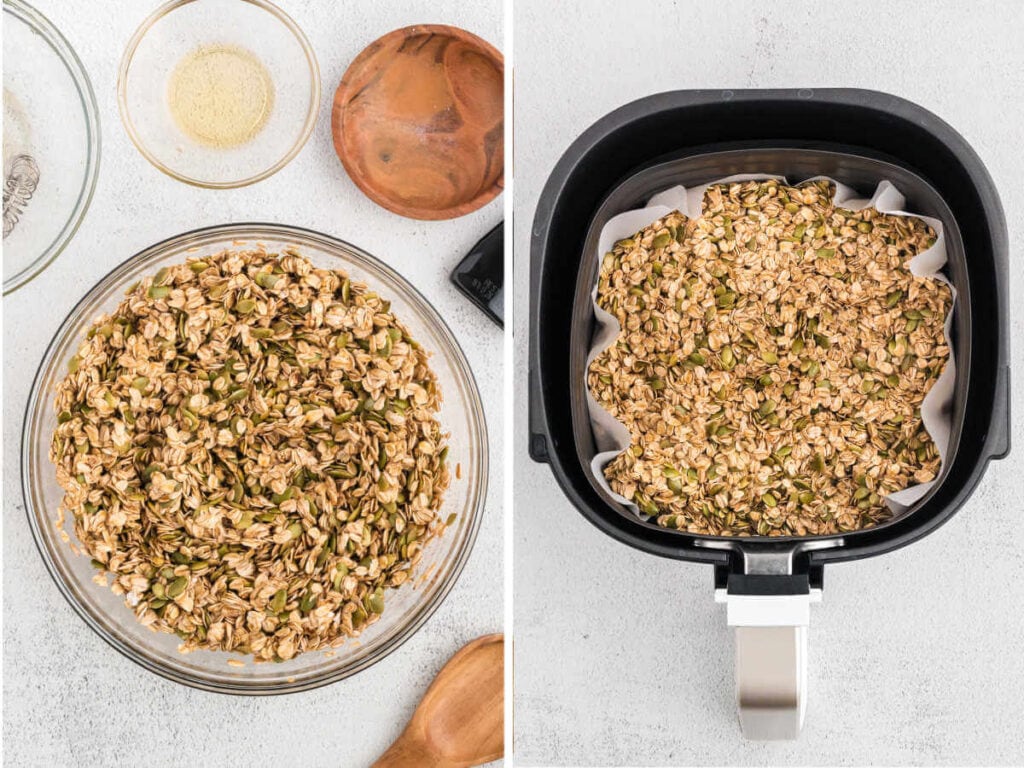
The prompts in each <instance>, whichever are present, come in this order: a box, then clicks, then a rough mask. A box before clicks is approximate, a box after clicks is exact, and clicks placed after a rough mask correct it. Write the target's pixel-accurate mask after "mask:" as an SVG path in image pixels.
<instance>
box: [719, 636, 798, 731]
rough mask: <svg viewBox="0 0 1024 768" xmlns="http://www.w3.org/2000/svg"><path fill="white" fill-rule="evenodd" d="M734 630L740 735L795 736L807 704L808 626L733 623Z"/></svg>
mask: <svg viewBox="0 0 1024 768" xmlns="http://www.w3.org/2000/svg"><path fill="white" fill-rule="evenodd" d="M734 633H735V642H736V705H737V708H738V710H739V719H740V728H741V729H742V730H743V735H744V736H746V737H747V738H748V739H754V740H758V741H763V740H775V739H795V738H797V737H798V736H799V735H800V728H801V726H803V722H804V712H805V711H806V709H807V627H736V628H735V630H734Z"/></svg>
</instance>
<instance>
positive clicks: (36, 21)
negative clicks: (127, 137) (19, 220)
mask: <svg viewBox="0 0 1024 768" xmlns="http://www.w3.org/2000/svg"><path fill="white" fill-rule="evenodd" d="M4 11H5V12H7V11H10V12H11V13H12V14H13V15H14V16H16V17H17V18H18V19H20V20H21V21H22V22H24V23H25V24H27V25H28V26H30V27H31V28H32V29H33V30H34V31H35V32H37V33H38V34H39V36H40V37H42V38H43V40H45V41H46V43H47V44H48V45H49V46H50V47H51V48H52V49H53V51H54V53H56V54H57V57H58V58H59V59H60V60H61V62H62V63H63V64H64V67H65V68H66V69H67V71H68V74H69V75H71V79H72V81H74V83H75V89H76V90H77V91H78V98H79V103H80V104H81V106H82V111H83V112H84V114H85V128H86V157H85V174H84V178H83V180H82V187H81V189H79V191H78V199H77V200H76V201H75V206H74V208H72V209H71V214H70V215H69V216H68V219H67V221H66V222H65V223H64V226H63V227H61V230H60V232H58V233H57V237H55V238H54V240H53V242H52V243H50V245H49V246H47V247H46V248H45V249H44V250H43V251H42V253H40V254H39V256H37V257H36V258H35V259H33V260H32V262H31V263H30V264H28V265H27V266H26V267H25V268H24V269H22V270H21V271H20V272H18V273H17V274H16V275H13V276H12V277H11V278H10V279H9V280H4V281H3V295H4V296H7V295H8V294H11V293H14V292H15V291H16V290H18V289H19V288H21V287H22V286H23V285H26V284H27V283H29V282H31V281H32V280H33V279H34V278H36V277H38V276H39V274H40V273H42V271H43V270H44V269H46V268H47V267H48V266H50V264H52V263H53V262H54V260H55V259H56V258H57V257H58V256H59V255H60V254H61V252H62V251H63V250H64V248H66V247H67V245H68V243H70V242H71V239H72V238H73V237H74V236H75V233H76V232H77V231H78V228H79V226H81V224H82V220H83V219H84V218H85V214H86V211H88V210H89V204H90V203H91V202H92V196H93V193H94V192H95V191H96V181H97V180H98V179H99V170H100V145H101V141H100V114H99V107H98V106H97V105H96V94H95V92H93V89H92V82H91V81H90V80H89V75H88V73H87V72H86V71H85V66H84V65H83V64H82V60H81V59H79V58H78V54H77V53H75V49H74V48H72V47H71V43H69V42H68V41H67V38H65V37H64V35H62V34H61V33H60V30H58V29H57V28H56V27H55V26H54V25H53V22H51V21H50V20H49V19H48V18H46V16H44V15H43V14H42V13H40V12H39V11H37V10H36V9H35V8H34V7H32V6H31V5H29V4H28V3H26V2H24V0H4Z"/></svg>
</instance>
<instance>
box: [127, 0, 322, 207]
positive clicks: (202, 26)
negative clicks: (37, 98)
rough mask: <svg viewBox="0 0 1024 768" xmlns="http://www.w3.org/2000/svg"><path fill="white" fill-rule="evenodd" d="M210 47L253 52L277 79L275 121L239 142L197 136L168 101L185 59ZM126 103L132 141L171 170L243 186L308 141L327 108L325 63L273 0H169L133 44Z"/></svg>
mask: <svg viewBox="0 0 1024 768" xmlns="http://www.w3.org/2000/svg"><path fill="white" fill-rule="evenodd" d="M209 48H214V49H216V48H228V49H240V50H242V51H245V52H246V53H247V54H249V55H251V56H253V57H254V58H255V59H256V60H257V61H258V62H259V64H260V65H262V67H263V68H264V69H265V70H266V72H265V75H266V77H267V79H268V80H269V82H270V84H271V86H272V91H273V95H272V100H271V101H272V106H271V107H270V109H269V112H268V113H267V117H266V122H265V123H264V124H263V125H262V127H261V128H259V129H258V130H257V131H256V132H255V133H254V134H253V135H252V137H251V138H250V139H249V140H247V141H244V142H243V143H240V144H238V145H235V146H230V147H220V146H207V145H205V144H203V143H200V142H199V141H197V140H195V139H193V138H192V137H191V136H189V135H188V134H186V133H185V132H184V131H183V130H182V129H181V128H180V127H179V126H178V124H177V123H176V121H175V119H174V116H173V115H172V113H171V109H170V107H169V106H168V88H169V87H170V86H169V84H170V82H171V79H172V73H173V72H174V71H175V68H176V67H177V66H178V64H179V62H181V61H182V60H184V59H186V58H188V57H189V56H190V55H193V54H194V53H195V52H197V51H199V50H201V49H209ZM117 104H118V108H119V109H120V112H121V120H122V122H123V123H124V127H125V130H126V131H127V132H128V136H129V138H131V140H132V142H133V143H134V144H135V146H136V147H138V149H139V151H140V152H141V153H142V154H143V156H144V157H145V158H146V159H147V160H149V162H151V163H152V164H153V165H155V166H156V167H157V168H159V169H160V170H161V171H163V172H164V173H166V174H167V175H169V176H171V177H173V178H175V179H178V180H179V181H184V182H186V183H188V184H194V185H196V186H199V187H207V188H212V189H228V188H232V187H242V186H245V185H247V184H252V183H254V182H257V181H260V180H261V179H265V178H267V177H268V176H270V175H272V174H274V173H276V172H277V171H279V170H280V169H281V168H283V167H284V166H285V165H287V164H288V162H290V161H291V159H292V158H293V157H295V155H297V154H298V153H299V150H300V149H302V147H303V145H304V144H305V143H306V140H307V139H308V138H309V136H310V134H311V133H312V131H313V126H314V125H315V124H316V115H317V111H318V109H319V107H320V68H319V65H318V64H317V60H316V54H315V53H314V52H313V47H312V46H311V45H310V44H309V40H308V39H307V38H306V35H305V33H303V31H302V30H301V29H300V28H299V26H298V24H296V23H295V22H294V21H293V20H292V18H291V17H290V16H288V14H286V13H285V12H284V11H282V10H281V9H280V8H278V7H277V6H276V5H274V4H273V3H271V2H269V0H170V2H168V3H166V4H164V5H162V6H160V7H159V8H157V9H156V10H155V11H154V12H153V13H152V14H151V15H150V16H149V18H147V19H146V20H145V21H144V22H143V23H142V25H141V26H140V27H139V28H138V30H136V32H135V34H134V35H133V36H132V39H131V40H130V41H129V42H128V46H127V48H126V49H125V52H124V56H123V58H122V59H121V67H120V71H119V72H118V76H117ZM221 106H222V107H223V105H221Z"/></svg>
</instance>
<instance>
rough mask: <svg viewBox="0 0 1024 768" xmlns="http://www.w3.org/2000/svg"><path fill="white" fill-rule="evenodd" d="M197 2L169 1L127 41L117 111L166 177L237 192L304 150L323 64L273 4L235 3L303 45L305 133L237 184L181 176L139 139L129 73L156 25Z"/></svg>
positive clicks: (266, 1) (299, 30)
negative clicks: (263, 14) (259, 12)
mask: <svg viewBox="0 0 1024 768" xmlns="http://www.w3.org/2000/svg"><path fill="white" fill-rule="evenodd" d="M196 2H202V0H169V2H167V3H165V4H164V5H162V6H160V7H159V8H157V9H156V10H155V11H153V13H151V14H150V15H149V16H147V17H146V19H145V20H144V21H143V22H142V24H140V25H139V28H138V29H136V30H135V33H134V34H133V35H132V37H131V39H130V40H129V41H128V45H127V47H125V50H124V54H123V55H122V56H121V64H120V66H119V67H118V70H117V110H118V112H119V114H120V115H121V122H122V123H123V124H124V129H125V132H126V133H127V134H128V138H129V139H131V142H132V144H134V145H135V148H136V149H138V150H139V152H140V153H142V156H143V157H145V158H146V160H148V161H149V162H150V164H151V165H152V166H153V167H154V168H156V169H157V170H159V171H160V172H162V173H165V174H167V175H168V176H170V177H171V178H172V179H177V180H178V181H183V182H185V183H186V184H191V185H193V186H196V187H202V188H204V189H237V188H239V187H246V186H249V185H250V184H255V183H256V182H257V181H262V180H263V179H266V178H268V177H270V176H273V175H274V174H275V173H277V172H278V171H279V170H281V169H282V168H284V167H285V166H286V165H288V163H290V162H291V161H292V160H293V159H294V158H295V156H296V155H297V154H299V152H300V151H301V150H302V148H303V147H304V146H306V142H307V141H309V137H310V136H311V135H312V134H313V128H314V127H315V126H316V118H317V114H318V113H319V111H320V64H319V63H318V62H317V58H316V52H315V51H314V50H313V46H312V45H311V44H310V42H309V39H308V38H307V37H306V33H305V32H303V31H302V28H301V27H300V26H299V25H298V24H296V23H295V21H294V20H293V19H292V17H291V16H289V15H288V14H287V13H285V12H284V11H283V10H281V9H280V8H278V7H277V6H276V5H274V4H273V3H271V2H270V0H236V2H239V3H248V4H249V5H253V6H256V7H257V8H261V9H263V10H264V11H267V12H268V13H270V14H272V15H273V16H275V17H276V18H277V20H278V21H280V22H281V23H282V24H284V26H285V27H287V28H288V30H289V31H290V32H291V33H292V34H293V35H294V36H295V39H296V40H298V42H299V45H301V46H302V50H303V52H304V53H305V55H306V63H307V65H308V66H309V78H310V86H311V87H310V98H309V110H308V111H307V112H306V120H305V122H304V123H303V125H302V131H301V133H300V134H299V137H298V139H296V141H295V144H293V145H292V147H291V149H289V150H288V152H286V153H285V154H284V155H283V156H282V157H281V158H280V159H279V160H277V161H276V162H274V164H273V165H271V166H270V167H268V168H266V169H265V170H263V171H260V172H259V173H257V174H253V175H252V176H248V177H246V178H243V179H238V180H234V181H209V180H206V179H197V178H194V177H192V176H186V175H185V174H182V173H178V172H177V171H175V170H174V169H173V168H171V167H170V166H168V165H167V164H165V163H162V162H160V160H158V159H157V157H156V155H154V154H153V153H152V152H151V151H150V150H149V149H148V148H147V147H146V144H145V143H144V142H143V141H142V137H141V136H139V132H138V130H136V128H135V123H134V122H133V121H132V115H131V111H130V110H129V109H128V74H129V72H130V70H131V66H132V61H133V60H134V58H135V51H136V49H138V47H139V43H141V42H142V39H143V38H144V37H145V36H146V34H147V33H148V32H149V30H150V29H152V28H153V25H155V24H156V23H157V22H158V21H160V19H162V18H163V17H164V16H166V15H167V14H169V13H171V12H172V11H176V10H177V9H179V8H182V7H184V6H186V5H191V4H192V3H196Z"/></svg>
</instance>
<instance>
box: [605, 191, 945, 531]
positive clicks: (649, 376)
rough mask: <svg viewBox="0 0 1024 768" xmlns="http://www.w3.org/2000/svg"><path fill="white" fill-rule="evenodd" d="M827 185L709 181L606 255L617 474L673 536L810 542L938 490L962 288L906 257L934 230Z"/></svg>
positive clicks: (608, 403)
mask: <svg viewBox="0 0 1024 768" xmlns="http://www.w3.org/2000/svg"><path fill="white" fill-rule="evenodd" d="M832 200H833V188H832V185H831V184H830V183H828V182H825V181H816V182H809V183H806V184H803V185H800V186H798V187H792V186H787V185H785V184H783V183H780V182H778V181H751V182H743V183H726V184H718V185H713V186H711V187H709V188H708V189H707V191H706V193H705V197H704V205H703V211H704V213H703V215H702V216H701V217H700V218H699V219H692V220H691V219H687V218H686V217H684V216H682V215H681V214H679V213H678V212H674V213H672V214H669V215H668V216H666V217H664V218H662V219H660V220H658V221H656V222H654V223H653V224H652V225H650V226H649V227H647V228H645V229H644V230H642V231H640V232H638V233H636V235H634V236H633V237H630V238H626V239H624V240H620V241H619V242H617V243H616V244H615V246H614V247H613V249H612V251H611V252H609V253H608V254H606V255H605V256H604V258H603V261H602V264H601V268H600V275H599V278H598V289H597V303H598V305H599V306H601V307H602V308H603V309H605V310H606V311H608V312H609V313H611V314H612V315H614V316H615V317H616V319H617V320H618V322H619V325H620V327H621V333H620V335H619V336H618V338H617V339H616V341H615V342H614V343H613V344H612V345H611V346H609V347H608V348H607V349H605V350H604V351H602V352H601V353H600V354H599V355H598V356H597V357H596V358H595V359H594V361H593V363H592V364H591V366H590V368H589V370H588V386H589V388H590V391H591V393H592V395H593V396H594V398H595V400H596V401H597V403H598V404H599V405H600V406H601V407H602V408H604V409H605V410H607V411H608V412H609V413H610V414H611V415H612V416H614V417H615V418H616V419H618V420H619V421H620V422H622V423H623V424H624V425H625V426H626V428H627V429H628V430H629V433H630V436H631V444H630V446H629V448H628V449H627V450H626V451H624V452H623V453H622V454H620V455H619V456H617V457H616V458H614V459H613V460H612V461H611V462H610V463H609V464H608V465H607V466H606V467H605V476H606V477H607V479H608V481H609V484H610V486H611V488H612V490H614V491H615V492H616V493H619V494H621V495H622V496H624V497H626V498H628V499H631V500H633V501H634V503H636V505H637V506H638V507H639V509H640V510H641V512H643V513H645V514H646V515H650V516H652V517H653V518H654V519H655V520H656V521H657V522H658V524H660V525H663V526H667V527H671V528H677V529H680V530H685V531H689V532H692V533H700V534H713V535H725V536H729V535H740V536H746V535H761V536H783V535H792V536H805V535H815V534H831V533H838V532H841V531H853V530H858V529H861V528H865V527H869V526H872V525H875V524H877V523H878V522H880V521H883V520H885V519H887V518H888V517H889V516H890V514H891V513H890V511H889V509H888V507H887V506H886V505H885V504H884V502H883V497H884V496H885V495H886V494H888V493H892V492H894V491H897V490H901V489H903V488H906V487H908V486H909V485H912V484H916V483H922V482H927V481H929V480H931V479H933V478H934V477H935V474H936V472H937V471H938V467H939V462H940V459H939V456H938V453H937V451H936V448H935V445H934V443H933V442H932V441H931V439H930V437H929V436H928V434H927V431H926V430H925V429H924V427H923V425H922V423H921V411H920V407H921V402H922V401H923V399H924V396H925V395H926V394H927V392H928V390H929V388H930V387H931V385H932V384H933V383H934V381H935V380H936V379H937V378H938V376H939V374H940V373H941V371H942V369H943V367H944V365H945V363H946V360H947V358H948V356H949V349H948V347H947V345H946V342H945V338H944V334H943V327H944V321H945V317H946V314H947V312H948V310H949V308H950V306H951V294H950V291H949V288H948V286H947V285H945V284H944V283H942V282H940V281H936V280H932V279H926V278H919V277H916V276H914V275H913V274H912V273H911V272H910V270H909V269H908V268H907V266H906V264H907V261H909V260H910V259H911V258H912V257H913V256H915V255H917V254H918V253H920V252H922V251H924V250H925V249H927V248H928V247H930V246H931V245H932V244H933V243H934V240H935V233H934V232H933V231H932V229H931V228H930V227H929V226H928V225H927V224H926V223H925V222H923V221H921V220H920V219H916V218H913V217H908V216H893V215H887V214H883V213H880V212H878V211H877V210H874V209H865V210H861V211H856V212H854V211H849V210H844V209H842V208H838V207H836V206H835V205H834V204H833V202H832Z"/></svg>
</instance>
